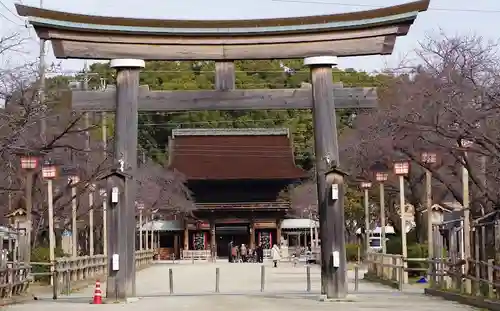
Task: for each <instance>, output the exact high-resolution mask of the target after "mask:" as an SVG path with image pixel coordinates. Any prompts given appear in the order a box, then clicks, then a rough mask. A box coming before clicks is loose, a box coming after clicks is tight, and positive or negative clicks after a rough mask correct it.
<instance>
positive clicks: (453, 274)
mask: <svg viewBox="0 0 500 311" xmlns="http://www.w3.org/2000/svg"><path fill="white" fill-rule="evenodd" d="M468 263H469V270H468V271H465V269H464V265H465V260H461V261H458V262H457V261H453V260H450V259H449V258H441V259H436V260H434V261H433V266H434V268H433V269H432V271H431V275H430V285H431V286H430V287H431V288H433V289H437V290H445V291H451V292H455V293H460V294H464V295H467V296H475V297H482V298H488V299H495V300H498V301H500V266H498V265H495V263H494V260H493V259H490V260H488V261H487V262H483V261H477V260H469V261H468Z"/></svg>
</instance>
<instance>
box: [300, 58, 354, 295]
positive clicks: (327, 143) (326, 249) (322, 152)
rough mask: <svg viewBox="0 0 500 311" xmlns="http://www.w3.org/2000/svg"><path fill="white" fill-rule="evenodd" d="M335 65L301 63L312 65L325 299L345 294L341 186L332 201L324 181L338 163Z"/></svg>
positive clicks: (332, 62) (331, 60)
mask: <svg viewBox="0 0 500 311" xmlns="http://www.w3.org/2000/svg"><path fill="white" fill-rule="evenodd" d="M336 64H337V58H336V57H335V56H317V57H308V58H306V59H304V65H306V66H310V67H311V81H312V97H313V109H312V111H313V125H314V149H315V153H316V178H317V183H318V187H317V190H318V203H319V206H318V207H319V208H318V209H319V222H320V225H319V229H320V233H319V234H320V240H321V294H324V295H326V296H327V298H345V297H346V296H347V283H346V268H347V267H346V255H345V240H344V239H345V232H344V212H343V203H344V202H343V193H342V191H343V189H342V187H341V186H342V185H339V198H338V200H331V199H330V197H329V195H330V188H331V184H329V183H327V180H326V173H327V172H328V171H329V169H330V168H331V166H332V165H333V164H336V165H339V150H338V137H337V122H336V116H335V103H334V100H333V96H332V94H333V81H332V80H333V79H332V66H333V65H336ZM333 251H336V252H338V254H339V261H340V262H339V267H338V268H334V267H333V265H332V262H331V261H332V258H331V257H332V252H333Z"/></svg>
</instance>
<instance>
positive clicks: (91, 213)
mask: <svg viewBox="0 0 500 311" xmlns="http://www.w3.org/2000/svg"><path fill="white" fill-rule="evenodd" d="M95 189H96V186H95V184H89V255H90V256H93V255H94V191H95Z"/></svg>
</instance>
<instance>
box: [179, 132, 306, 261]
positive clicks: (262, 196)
mask: <svg viewBox="0 0 500 311" xmlns="http://www.w3.org/2000/svg"><path fill="white" fill-rule="evenodd" d="M169 154H170V157H169V168H170V169H175V170H178V171H179V172H181V173H183V174H184V175H185V177H186V179H187V186H188V188H189V189H190V190H191V191H192V195H193V198H194V200H195V205H196V210H195V211H194V212H193V216H194V217H193V219H190V220H186V221H185V222H184V230H183V232H179V233H177V236H176V237H175V239H178V238H180V237H181V236H182V240H183V242H184V243H183V249H182V252H181V250H178V249H176V250H175V252H176V253H184V254H187V252H186V251H189V250H205V251H206V252H207V254H211V253H212V252H213V251H216V255H217V256H218V257H225V256H227V255H228V245H229V242H231V241H233V242H234V243H235V244H236V245H241V244H243V243H244V244H246V245H249V246H250V248H252V249H253V248H255V247H256V245H257V244H258V243H262V245H263V247H264V248H265V249H269V248H271V247H272V245H273V244H279V243H280V238H281V222H282V220H283V219H284V218H285V216H286V214H287V212H288V210H289V208H290V202H289V200H288V199H287V198H286V197H284V196H282V195H281V193H282V191H284V190H286V189H287V187H288V186H289V185H290V184H293V183H296V182H299V181H300V180H301V179H304V178H307V176H308V173H307V172H306V171H305V170H303V169H301V168H299V167H297V166H296V165H295V161H294V153H293V148H292V143H291V139H290V133H289V131H288V129H257V128H255V129H176V130H173V131H172V136H171V138H170V141H169ZM263 168H264V169H263ZM175 244H177V245H178V244H179V243H175ZM184 257H185V256H184Z"/></svg>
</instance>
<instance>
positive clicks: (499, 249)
mask: <svg viewBox="0 0 500 311" xmlns="http://www.w3.org/2000/svg"><path fill="white" fill-rule="evenodd" d="M497 217H498V216H497ZM494 232H495V264H496V265H498V263H499V262H500V219H496V220H495V231H494ZM493 274H496V276H495V275H494V278H495V280H494V283H495V284H498V283H499V279H500V276H499V273H493ZM495 292H496V295H497V297H496V298H497V299H500V287H499V286H496V285H495Z"/></svg>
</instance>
